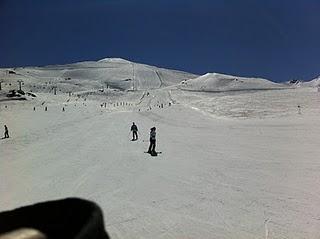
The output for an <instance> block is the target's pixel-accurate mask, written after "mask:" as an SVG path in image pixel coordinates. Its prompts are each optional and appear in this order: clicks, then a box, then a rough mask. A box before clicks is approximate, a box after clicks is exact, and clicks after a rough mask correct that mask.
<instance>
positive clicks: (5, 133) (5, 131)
mask: <svg viewBox="0 0 320 239" xmlns="http://www.w3.org/2000/svg"><path fill="white" fill-rule="evenodd" d="M4 138H5V139H6V138H9V130H8V127H7V126H6V125H4Z"/></svg>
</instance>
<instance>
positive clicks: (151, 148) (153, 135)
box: [148, 127, 157, 156]
mask: <svg viewBox="0 0 320 239" xmlns="http://www.w3.org/2000/svg"><path fill="white" fill-rule="evenodd" d="M148 153H149V154H151V155H152V156H156V155H157V152H156V127H152V128H151V129H150V145H149V149H148Z"/></svg>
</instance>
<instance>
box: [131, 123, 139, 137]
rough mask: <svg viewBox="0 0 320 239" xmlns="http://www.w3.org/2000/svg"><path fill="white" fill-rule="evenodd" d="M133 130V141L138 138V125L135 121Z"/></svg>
mask: <svg viewBox="0 0 320 239" xmlns="http://www.w3.org/2000/svg"><path fill="white" fill-rule="evenodd" d="M131 131H132V141H135V140H138V127H137V125H136V124H135V123H134V122H133V123H132V126H131Z"/></svg>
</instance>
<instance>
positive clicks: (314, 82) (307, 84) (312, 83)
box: [301, 76, 320, 87]
mask: <svg viewBox="0 0 320 239" xmlns="http://www.w3.org/2000/svg"><path fill="white" fill-rule="evenodd" d="M301 85H302V86H305V87H319V86H320V76H318V77H317V78H315V79H313V80H311V81H307V82H303V83H302V84H301Z"/></svg>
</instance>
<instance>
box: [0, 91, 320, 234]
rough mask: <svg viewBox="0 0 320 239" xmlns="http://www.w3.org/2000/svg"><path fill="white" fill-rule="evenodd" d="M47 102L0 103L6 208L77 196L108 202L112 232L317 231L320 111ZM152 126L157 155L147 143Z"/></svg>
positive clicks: (0, 176)
mask: <svg viewBox="0 0 320 239" xmlns="http://www.w3.org/2000/svg"><path fill="white" fill-rule="evenodd" d="M140 96H141V94H140ZM153 96H154V97H153ZM167 96H168V92H165V91H154V92H152V93H151V95H150V97H149V98H146V99H144V100H143V103H142V104H141V105H143V106H145V107H150V106H152V107H154V104H156V103H157V102H158V101H159V102H160V101H161V99H164V97H167ZM170 97H171V96H170ZM173 97H174V98H175V97H176V96H175V95H174V96H173ZM138 99H139V98H138ZM47 101H48V102H51V104H49V110H48V111H47V112H45V111H43V109H40V108H37V110H36V111H35V112H34V111H32V107H31V106H32V103H28V102H27V103H23V104H18V103H14V104H13V103H12V104H11V103H8V105H9V107H8V108H7V109H4V108H3V107H2V106H1V111H0V126H1V125H3V124H4V123H6V124H7V125H8V127H9V130H10V134H11V138H10V139H9V140H0V152H1V159H0V160H1V162H0V164H1V167H0V194H1V203H0V209H1V210H7V209H10V208H14V207H18V206H21V205H26V204H31V203H34V202H38V201H43V200H50V199H56V198H62V197H70V196H77V197H83V198H88V199H91V200H94V201H96V202H97V203H98V204H99V205H100V206H101V207H102V209H103V211H104V216H105V224H106V229H107V231H108V232H109V233H110V235H111V238H119V239H120V238H121V239H125V238H159V239H160V238H208V239H209V238H228V239H230V238H234V239H242V238H243V239H248V238H265V237H266V234H268V238H290V239H291V238H297V239H298V238H311V239H316V238H319V237H320V230H319V228H320V207H319V205H320V196H319V195H320V189H319V183H320V174H319V170H320V161H319V160H318V158H319V157H318V155H319V153H320V150H319V146H318V142H319V139H320V138H319V137H320V136H319V135H320V134H319V132H320V123H319V120H318V118H317V117H314V115H304V114H302V115H294V116H290V117H286V118H271V119H264V120H260V119H247V120H235V119H224V120H221V119H214V118H212V117H207V116H206V115H205V114H199V112H198V111H195V110H192V109H190V108H188V107H186V106H184V105H183V104H181V105H179V104H177V105H173V106H171V107H165V108H164V109H159V108H157V107H154V108H153V109H152V110H150V111H146V110H145V109H144V110H143V111H141V112H129V111H125V110H123V112H120V111H115V110H114V111H112V110H111V112H109V111H108V110H106V109H103V108H102V109H101V108H100V107H99V106H98V104H97V102H87V106H81V104H78V105H76V106H74V105H73V103H72V104H71V103H70V105H69V106H68V107H67V108H66V111H65V112H61V107H60V105H59V103H56V104H55V103H54V102H55V101H54V99H53V98H50V97H49V98H48V99H47ZM132 122H135V123H136V124H137V126H138V128H139V140H138V141H136V142H131V141H130V139H131V135H130V126H131V124H132ZM152 126H156V127H157V149H158V150H159V151H162V152H163V153H162V154H161V155H159V156H158V157H151V156H150V155H148V154H145V153H143V152H144V151H146V149H147V147H148V133H149V129H150V128H151V127H152ZM266 222H267V224H266ZM266 228H267V229H266Z"/></svg>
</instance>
